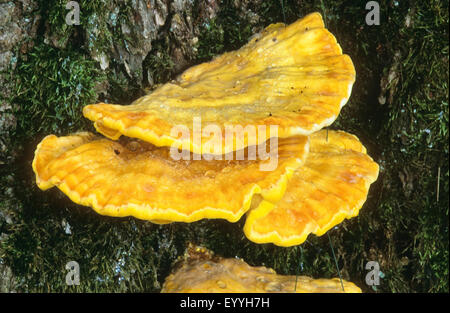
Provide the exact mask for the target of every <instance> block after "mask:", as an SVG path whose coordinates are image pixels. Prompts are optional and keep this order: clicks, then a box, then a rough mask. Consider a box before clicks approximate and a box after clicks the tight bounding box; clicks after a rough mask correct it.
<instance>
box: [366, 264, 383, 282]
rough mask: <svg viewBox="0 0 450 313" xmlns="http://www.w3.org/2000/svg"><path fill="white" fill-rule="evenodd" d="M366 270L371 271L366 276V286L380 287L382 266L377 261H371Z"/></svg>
mask: <svg viewBox="0 0 450 313" xmlns="http://www.w3.org/2000/svg"><path fill="white" fill-rule="evenodd" d="M366 270H370V271H369V272H368V273H367V275H366V284H367V285H368V286H379V285H380V278H382V277H383V273H382V272H381V271H380V264H378V262H377V261H369V262H367V264H366Z"/></svg>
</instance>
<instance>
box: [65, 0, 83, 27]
mask: <svg viewBox="0 0 450 313" xmlns="http://www.w3.org/2000/svg"><path fill="white" fill-rule="evenodd" d="M66 9H67V10H70V12H69V13H67V14H66V24H67V25H80V4H79V3H78V2H76V1H69V2H67V3H66Z"/></svg>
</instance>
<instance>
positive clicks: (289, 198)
mask: <svg viewBox="0 0 450 313" xmlns="http://www.w3.org/2000/svg"><path fill="white" fill-rule="evenodd" d="M378 170H379V169H378V165H377V164H376V163H375V162H374V161H373V160H372V159H371V158H370V157H369V156H368V155H367V154H366V149H365V147H364V146H363V145H362V144H361V143H360V142H359V140H358V139H357V138H356V137H355V136H353V135H350V134H348V133H345V132H342V131H328V133H327V131H326V130H322V131H320V132H317V133H314V134H312V135H311V136H310V152H309V154H308V156H307V159H306V162H305V163H304V165H302V166H301V167H299V168H298V169H297V170H296V171H295V173H294V175H292V178H291V179H290V180H289V182H288V186H287V189H286V192H285V194H284V196H283V198H282V199H281V200H279V201H277V202H274V201H267V199H265V200H263V201H261V202H260V203H259V205H258V206H257V207H256V208H254V209H252V210H250V211H249V212H248V217H247V220H246V223H245V226H244V232H245V234H246V236H247V237H248V238H249V239H250V240H252V241H254V242H257V243H268V242H271V243H274V244H276V245H279V246H293V245H298V244H301V243H303V242H304V241H305V240H306V238H307V236H308V235H309V234H310V233H313V234H315V235H317V236H321V235H323V234H324V233H325V232H326V231H328V230H329V229H331V228H332V227H334V226H335V225H337V224H339V223H341V222H342V221H343V220H344V219H345V218H351V217H354V216H357V215H358V213H359V210H360V208H361V207H362V205H363V204H364V202H365V200H366V198H367V194H368V191H369V187H370V185H371V184H372V183H373V182H374V181H375V180H376V179H377V177H378Z"/></svg>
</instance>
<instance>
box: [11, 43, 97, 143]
mask: <svg viewBox="0 0 450 313" xmlns="http://www.w3.org/2000/svg"><path fill="white" fill-rule="evenodd" d="M102 79H103V76H102V75H101V74H100V72H99V71H98V70H97V69H96V66H95V62H94V61H91V60H89V59H87V58H86V57H85V56H83V55H82V54H80V53H78V52H76V51H73V50H57V49H55V48H52V47H50V46H47V45H45V44H41V45H38V46H36V47H35V48H34V49H33V51H31V52H30V53H29V54H28V55H27V56H26V57H24V58H23V59H21V60H20V61H19V62H18V66H17V72H16V90H15V96H14V98H13V99H12V102H13V103H14V104H16V107H17V111H16V112H15V116H16V118H17V122H18V126H17V130H16V134H17V135H19V136H21V137H25V136H34V135H35V134H36V133H39V132H42V133H56V134H67V133H68V132H71V131H77V130H80V129H83V128H84V127H85V125H86V124H85V123H86V122H85V119H84V118H83V117H82V112H81V110H82V107H83V106H84V105H86V104H89V103H92V102H95V100H96V91H95V85H96V83H98V82H100V81H101V80H102Z"/></svg>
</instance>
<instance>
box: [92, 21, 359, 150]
mask: <svg viewBox="0 0 450 313" xmlns="http://www.w3.org/2000/svg"><path fill="white" fill-rule="evenodd" d="M354 81H355V68H354V66H353V63H352V61H351V59H350V57H349V56H348V55H345V54H342V50H341V47H340V46H339V44H338V43H337V41H336V38H335V37H334V36H333V35H332V34H331V33H330V32H329V31H328V30H327V29H325V27H324V23H323V20H322V17H321V15H320V14H319V13H312V14H309V15H307V16H305V17H304V18H302V19H300V20H298V21H296V22H294V23H293V24H290V25H285V24H282V23H278V24H272V25H270V26H268V27H267V28H266V29H265V30H264V31H263V32H262V33H260V34H257V35H255V36H253V37H252V39H250V41H249V42H248V43H247V44H246V45H244V46H243V47H242V48H241V49H239V50H236V51H233V52H227V53H224V54H223V55H220V56H218V57H216V58H214V59H213V60H212V61H210V62H207V63H202V64H199V65H196V66H194V67H191V68H189V69H188V70H186V71H185V72H184V73H182V74H181V75H180V76H179V77H178V79H177V80H175V81H172V82H169V83H166V84H164V85H162V86H160V87H158V88H157V89H155V90H154V91H153V92H151V93H150V94H148V95H145V96H143V97H141V98H139V99H137V100H136V101H134V102H133V103H132V104H131V105H126V106H124V105H117V104H105V103H98V104H91V105H88V106H86V107H84V109H83V114H84V116H85V117H86V118H88V119H90V120H91V121H93V122H94V125H95V127H96V129H97V131H99V132H100V133H102V134H103V135H105V136H107V137H108V138H111V139H114V140H116V139H118V138H119V137H120V136H121V135H125V136H128V137H135V138H139V139H141V140H144V141H147V142H150V143H152V144H154V145H156V146H171V145H174V144H176V145H182V146H183V149H186V150H187V149H188V150H190V151H192V152H194V153H197V154H201V153H204V152H205V143H206V142H208V141H209V140H211V137H212V135H211V133H209V132H204V131H202V129H203V128H202V127H197V126H196V125H205V126H206V125H209V124H214V125H217V127H218V128H219V130H220V132H221V133H222V134H225V133H226V132H227V131H229V132H231V131H233V130H234V129H235V128H236V127H238V128H239V127H242V128H244V129H245V128H246V127H248V126H251V127H256V126H269V125H277V126H278V134H277V135H276V136H277V137H281V138H285V137H289V136H293V135H310V134H312V133H314V132H316V131H318V130H320V129H321V128H323V127H325V126H328V125H330V124H331V123H333V121H334V120H335V119H336V118H337V116H338V114H339V112H340V110H341V108H342V107H343V105H344V104H345V103H346V102H347V100H348V98H349V97H350V93H351V89H352V86H353V83H354ZM194 118H196V120H197V121H200V122H201V123H197V124H196V123H195V122H194ZM178 127H181V128H182V129H183V130H185V132H186V133H187V132H188V134H187V135H186V134H181V135H180V132H178V131H177V129H178ZM269 136H271V135H270V133H269V132H268V131H267V130H265V129H262V130H260V129H257V131H256V132H248V133H247V132H245V133H244V137H243V138H239V139H238V140H234V141H233V140H232V141H223V142H222V153H228V152H231V151H235V150H239V149H243V148H245V147H246V146H249V145H252V144H253V143H254V144H261V143H263V142H264V141H266V140H267V139H268V138H269ZM194 138H200V139H201V140H194Z"/></svg>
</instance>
